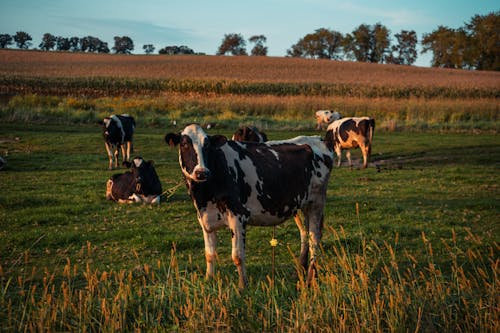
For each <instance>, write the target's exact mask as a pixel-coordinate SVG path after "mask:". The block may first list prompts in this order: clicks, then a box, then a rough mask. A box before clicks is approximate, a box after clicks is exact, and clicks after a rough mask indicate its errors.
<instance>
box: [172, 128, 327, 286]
mask: <svg viewBox="0 0 500 333" xmlns="http://www.w3.org/2000/svg"><path fill="white" fill-rule="evenodd" d="M165 141H166V142H167V143H168V144H170V145H179V164H180V167H181V170H182V174H183V176H184V179H185V180H186V184H187V187H188V191H189V194H190V196H191V198H192V200H193V204H194V207H195V208H196V211H197V217H198V221H199V223H200V225H201V227H202V229H203V236H204V240H205V257H206V262H207V271H206V276H207V278H208V277H210V276H213V275H214V270H215V268H214V264H215V260H216V258H217V254H216V243H217V233H216V231H217V230H218V229H220V228H223V227H228V228H229V229H230V230H231V235H232V252H231V256H232V259H233V262H234V264H235V265H236V267H237V268H238V275H239V283H238V285H239V287H240V288H244V286H245V285H246V283H247V275H246V269H245V238H246V226H247V225H256V226H274V225H278V224H280V223H282V222H284V221H285V220H287V219H289V218H290V217H292V216H294V215H295V214H296V213H297V211H298V210H299V209H300V210H302V212H303V214H304V217H305V220H306V223H305V225H306V226H307V229H306V228H304V227H303V226H301V225H299V229H300V235H301V255H300V262H301V264H302V266H303V267H304V268H306V269H307V266H308V263H310V265H309V268H308V281H310V280H311V279H312V277H313V276H314V272H315V259H316V253H317V250H318V247H319V243H320V240H321V235H322V228H323V208H324V205H325V202H326V189H327V185H328V179H329V177H330V171H331V168H332V164H333V152H332V151H331V150H329V149H328V148H327V147H326V145H325V143H324V142H323V141H322V140H321V138H320V137H319V136H314V137H307V136H302V137H297V138H295V139H291V140H286V141H268V142H266V143H255V142H237V141H228V140H227V139H226V137H224V136H220V135H215V136H209V135H207V134H206V133H205V132H204V131H203V129H202V128H201V127H200V126H198V125H196V124H193V125H189V126H187V127H186V128H185V129H184V130H183V131H182V132H181V133H180V134H176V133H169V134H167V135H166V136H165ZM309 255H310V259H309V260H308V256H309Z"/></svg>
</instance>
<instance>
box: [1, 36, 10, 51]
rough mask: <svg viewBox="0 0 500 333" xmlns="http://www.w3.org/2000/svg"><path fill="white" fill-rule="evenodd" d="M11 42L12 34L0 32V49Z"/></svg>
mask: <svg viewBox="0 0 500 333" xmlns="http://www.w3.org/2000/svg"><path fill="white" fill-rule="evenodd" d="M11 44H12V36H11V35H9V34H0V49H5V48H7V47H8V46H9V45H11Z"/></svg>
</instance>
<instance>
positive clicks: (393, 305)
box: [0, 123, 500, 332]
mask: <svg viewBox="0 0 500 333" xmlns="http://www.w3.org/2000/svg"><path fill="white" fill-rule="evenodd" d="M172 129H173V128H167V127H165V128H161V129H158V128H149V129H146V128H144V127H139V128H138V129H137V132H136V142H135V147H136V151H135V154H137V155H141V156H143V157H144V158H145V159H153V160H154V161H155V162H156V168H157V171H158V174H159V176H160V179H161V181H162V185H163V187H164V189H169V188H173V187H174V186H176V185H177V184H178V183H179V181H180V177H181V173H180V170H179V166H178V160H177V152H176V151H175V150H170V149H169V148H168V147H166V146H165V144H164V143H163V135H164V134H165V132H167V131H169V130H172ZM212 132H213V133H214V132H215V131H212ZM217 132H222V133H223V134H226V135H230V134H231V133H232V132H231V131H230V130H229V129H219V130H217ZM299 133H300V134H304V132H303V131H301V132H297V131H295V132H294V131H270V132H269V133H268V136H269V137H270V139H281V138H286V137H291V136H295V135H298V134H299ZM305 133H306V134H314V132H305ZM0 152H1V153H2V155H4V156H6V158H7V160H8V166H7V168H6V170H3V171H1V172H0V183H1V184H2V193H1V194H0V221H1V222H0V225H1V231H0V237H1V239H2V242H1V243H0V254H1V257H0V326H1V327H2V330H3V331H33V330H34V331H45V330H49V331H51V330H55V331H75V330H78V331H115V330H122V331H131V330H133V329H139V330H144V331H151V330H152V331H176V330H179V331H193V330H202V331H220V330H222V331H294V332H296V331H298V332H306V331H307V332H311V331H325V332H329V331H331V332H339V331H346V332H348V331H349V332H350V331H360V332H364V331H378V332H382V331H394V332H402V331H422V332H429V331H431V332H434V331H435V332H455V331H469V332H471V331H475V332H495V331H498V329H499V310H498V309H499V296H498V295H499V294H500V293H499V280H498V273H499V267H498V264H499V256H498V254H499V248H498V242H499V238H500V236H499V235H500V233H499V231H500V230H499V226H500V225H499V219H498V216H499V210H500V209H499V208H500V207H499V204H498V202H499V200H498V199H499V197H500V196H499V194H500V193H499V188H498V183H499V178H500V177H499V176H498V175H499V172H498V171H499V161H500V142H499V140H498V136H497V134H491V133H490V134H488V133H481V134H463V133H441V134H437V133H427V132H418V133H415V132H413V133H411V132H377V131H376V133H375V141H374V147H373V159H372V164H371V166H370V167H369V168H368V169H367V170H359V169H357V168H355V169H354V170H350V169H349V168H347V167H345V166H344V167H342V168H340V169H334V171H333V172H332V177H331V179H330V183H329V189H328V200H327V201H328V204H327V207H326V212H325V214H326V218H325V231H324V237H323V253H322V255H321V258H320V269H319V278H318V281H317V284H316V285H313V286H311V287H309V288H305V287H304V286H303V285H302V284H303V280H302V279H301V276H302V275H301V274H300V273H299V274H298V275H297V274H296V273H295V272H296V270H297V269H296V265H295V263H294V262H295V256H296V255H297V254H298V250H299V243H300V241H299V236H298V232H297V230H296V227H295V225H294V223H293V222H292V221H288V222H287V223H286V224H284V225H281V226H279V227H278V228H277V229H276V238H277V239H278V241H279V245H278V247H277V248H276V259H275V264H276V277H275V281H274V284H272V283H271V267H272V262H271V255H272V248H271V247H270V246H269V240H270V239H271V235H272V229H270V228H257V227H254V228H250V229H249V233H248V236H247V254H248V258H247V267H248V273H249V278H250V285H249V288H248V290H247V291H245V292H239V291H238V290H237V287H236V283H235V282H236V280H237V273H236V272H235V269H234V266H233V264H232V262H231V259H230V234H229V232H228V231H223V232H220V233H219V234H220V236H219V247H218V249H219V260H218V265H217V270H218V276H217V278H216V279H214V280H213V281H208V282H206V281H204V279H203V275H204V265H205V264H204V255H203V238H202V233H201V230H200V227H199V225H198V222H197V221H196V216H195V211H194V208H193V207H192V203H191V200H190V199H189V197H188V196H187V194H186V191H185V188H184V187H183V186H181V187H180V188H178V189H177V191H176V192H175V194H173V195H172V196H171V197H169V198H168V200H166V202H163V203H162V204H161V205H160V206H159V207H150V206H142V205H125V206H119V205H117V204H115V203H112V202H108V201H106V200H105V198H104V191H105V182H106V180H107V178H108V177H109V176H110V175H111V174H113V173H114V172H112V171H108V170H106V168H107V161H106V160H107V158H106V156H105V152H104V147H103V142H102V138H101V134H100V128H99V127H98V126H97V125H95V126H91V125H76V126H70V127H67V126H63V125H36V124H31V125H30V124H19V123H8V124H6V123H3V124H0ZM354 156H355V157H356V159H358V160H359V158H360V155H359V152H356V154H355V155H354ZM358 162H359V161H358ZM375 165H377V166H378V168H376V167H375ZM357 207H358V209H357Z"/></svg>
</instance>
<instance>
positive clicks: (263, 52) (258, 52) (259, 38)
mask: <svg viewBox="0 0 500 333" xmlns="http://www.w3.org/2000/svg"><path fill="white" fill-rule="evenodd" d="M248 41H249V42H250V43H254V44H255V45H254V47H253V48H252V51H251V52H250V54H251V55H253V56H267V46H264V43H265V42H266V41H267V38H266V36H264V35H255V36H252V37H250V38H249V39H248Z"/></svg>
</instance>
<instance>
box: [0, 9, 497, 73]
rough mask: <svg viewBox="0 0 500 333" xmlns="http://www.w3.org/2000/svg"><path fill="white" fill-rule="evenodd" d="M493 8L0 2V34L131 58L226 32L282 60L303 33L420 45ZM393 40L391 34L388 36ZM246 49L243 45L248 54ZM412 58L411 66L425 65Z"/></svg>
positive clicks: (425, 58) (426, 58) (215, 40)
mask: <svg viewBox="0 0 500 333" xmlns="http://www.w3.org/2000/svg"><path fill="white" fill-rule="evenodd" d="M498 10H500V0H475V1H472V0H418V1H415V0H412V1H396V0H377V1H373V0H372V1H370V0H350V1H348V0H251V1H250V0H246V1H238V0H176V1H171V0H142V1H138V0H84V1H83V0H45V1H43V0H1V1H0V34H2V33H8V34H10V35H14V34H15V33H16V32H17V31H25V32H27V33H29V34H30V35H31V36H32V38H33V40H32V47H38V45H39V44H40V42H41V38H42V36H43V34H44V33H47V32H48V33H51V34H52V35H55V36H63V37H73V36H76V37H85V36H94V37H98V38H99V39H101V40H103V41H105V42H108V46H109V48H110V49H111V48H112V47H113V45H114V37H115V36H128V37H130V38H131V39H132V40H133V42H134V51H133V53H135V54H140V53H143V49H142V46H143V45H144V44H153V45H154V46H155V48H156V50H155V53H157V52H158V50H160V49H161V48H163V47H165V46H169V45H178V46H181V45H186V46H188V47H189V48H191V49H193V50H194V51H195V52H203V53H205V54H208V55H213V54H215V53H216V51H217V48H218V47H219V45H220V44H221V43H222V40H223V38H224V35H225V34H229V33H238V34H241V35H242V36H243V37H244V38H245V39H246V40H248V39H249V38H250V37H251V36H254V35H264V36H266V38H267V43H266V46H267V47H268V56H278V57H282V56H285V55H286V51H287V50H288V49H289V48H290V47H291V46H292V45H293V44H295V43H297V41H298V40H299V39H300V38H302V37H304V36H305V35H306V34H309V33H313V32H314V31H315V30H316V29H319V28H327V29H331V30H335V31H339V32H341V33H343V34H346V33H350V32H352V31H353V30H355V29H356V28H357V27H358V26H359V25H360V24H369V25H373V24H376V23H382V24H383V25H384V26H386V27H387V28H388V29H389V30H390V31H391V37H393V36H394V34H396V33H398V32H400V31H401V30H414V31H415V32H416V33H417V37H418V39H419V41H420V40H421V38H422V35H423V34H424V33H430V32H432V31H434V30H436V29H437V27H438V26H439V25H444V26H447V27H449V28H459V27H461V26H463V25H464V23H465V22H468V21H470V19H471V18H472V17H473V16H474V15H476V14H479V15H486V14H488V13H490V12H494V11H498ZM393 40H394V37H393ZM251 48H252V44H250V43H247V51H250V50H251ZM431 57H432V54H431V53H430V52H428V53H426V54H423V55H421V54H419V56H418V59H417V62H416V63H415V65H417V66H430V61H431Z"/></svg>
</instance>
